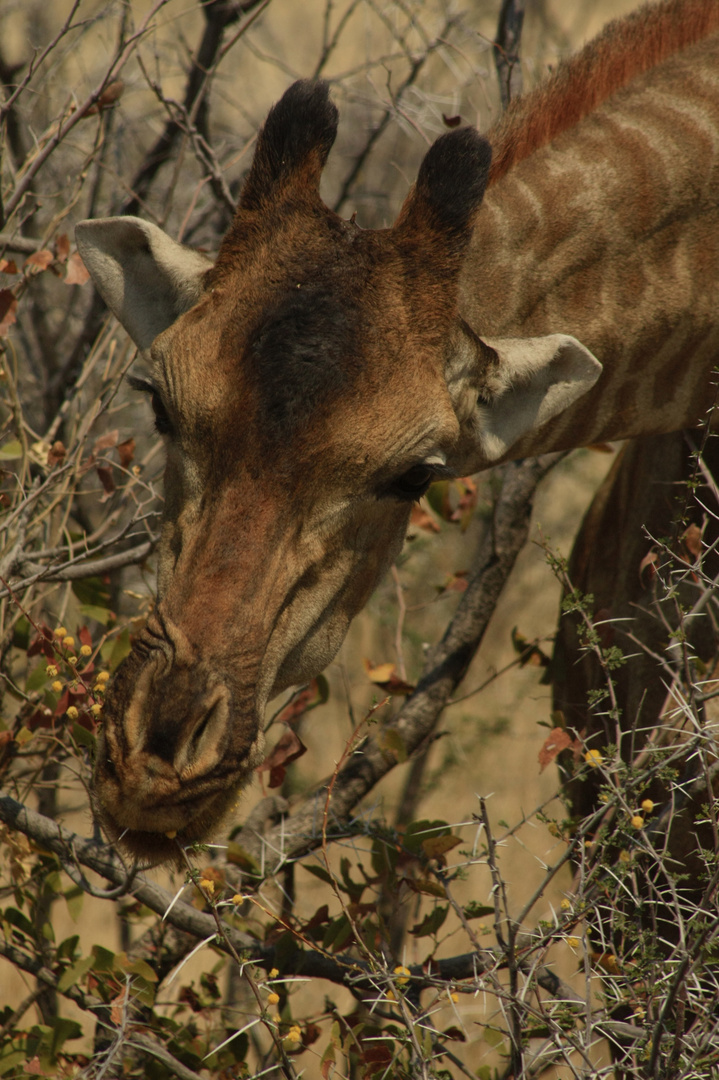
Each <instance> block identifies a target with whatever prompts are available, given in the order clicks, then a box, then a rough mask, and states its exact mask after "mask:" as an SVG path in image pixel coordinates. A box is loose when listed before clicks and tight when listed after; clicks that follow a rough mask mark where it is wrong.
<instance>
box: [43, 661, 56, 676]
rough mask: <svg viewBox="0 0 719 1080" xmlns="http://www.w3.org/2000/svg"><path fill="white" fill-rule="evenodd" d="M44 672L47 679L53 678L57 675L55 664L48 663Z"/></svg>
mask: <svg viewBox="0 0 719 1080" xmlns="http://www.w3.org/2000/svg"><path fill="white" fill-rule="evenodd" d="M45 674H46V675H47V677H48V679H53V678H54V677H55V676H56V675H57V666H56V665H55V664H48V665H47V667H46V668H45Z"/></svg>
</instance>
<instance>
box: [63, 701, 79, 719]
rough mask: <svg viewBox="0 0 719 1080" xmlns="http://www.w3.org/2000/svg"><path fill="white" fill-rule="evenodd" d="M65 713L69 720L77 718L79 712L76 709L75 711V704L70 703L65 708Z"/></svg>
mask: <svg viewBox="0 0 719 1080" xmlns="http://www.w3.org/2000/svg"><path fill="white" fill-rule="evenodd" d="M66 715H67V716H68V718H69V719H70V720H77V718H78V716H79V715H80V714H79V713H78V711H77V709H76V708H75V706H74V705H71V706H70V707H69V709H67V710H66Z"/></svg>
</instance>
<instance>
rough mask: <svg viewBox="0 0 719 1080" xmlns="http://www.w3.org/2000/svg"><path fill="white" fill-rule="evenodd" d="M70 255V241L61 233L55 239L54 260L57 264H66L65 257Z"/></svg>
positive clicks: (65, 234)
mask: <svg viewBox="0 0 719 1080" xmlns="http://www.w3.org/2000/svg"><path fill="white" fill-rule="evenodd" d="M69 254H70V239H69V237H68V235H67V233H61V234H60V235H59V236H56V237H55V258H56V259H57V261H58V262H61V263H64V262H67V257H68V255H69Z"/></svg>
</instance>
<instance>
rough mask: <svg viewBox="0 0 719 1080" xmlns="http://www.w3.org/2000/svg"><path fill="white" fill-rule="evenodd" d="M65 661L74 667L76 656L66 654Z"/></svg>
mask: <svg viewBox="0 0 719 1080" xmlns="http://www.w3.org/2000/svg"><path fill="white" fill-rule="evenodd" d="M67 662H68V664H72V665H73V667H74V666H75V664H76V663H77V657H76V656H68V658H67Z"/></svg>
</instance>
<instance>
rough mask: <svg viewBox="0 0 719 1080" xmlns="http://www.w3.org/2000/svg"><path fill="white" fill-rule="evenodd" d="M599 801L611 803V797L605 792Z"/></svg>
mask: <svg viewBox="0 0 719 1080" xmlns="http://www.w3.org/2000/svg"><path fill="white" fill-rule="evenodd" d="M599 801H600V802H609V796H608V795H607V793H606V792H605V791H603V792H602V794H601V795H600V796H599Z"/></svg>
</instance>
